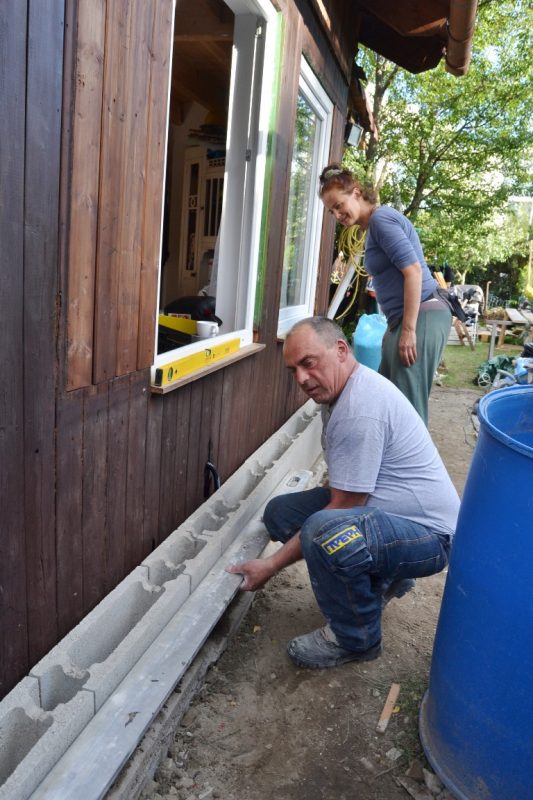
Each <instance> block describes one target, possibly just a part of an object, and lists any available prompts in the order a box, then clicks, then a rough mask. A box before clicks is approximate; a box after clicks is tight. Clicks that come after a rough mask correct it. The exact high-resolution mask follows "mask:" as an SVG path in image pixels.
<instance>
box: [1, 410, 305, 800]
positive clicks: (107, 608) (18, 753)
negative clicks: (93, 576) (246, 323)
mask: <svg viewBox="0 0 533 800" xmlns="http://www.w3.org/2000/svg"><path fill="white" fill-rule="evenodd" d="M319 454H320V415H319V414H317V410H316V407H315V404H314V403H312V401H309V403H307V404H306V406H304V408H303V409H300V411H298V412H296V414H294V415H293V416H292V417H291V418H290V420H288V422H287V423H286V424H285V425H284V426H283V427H282V428H281V429H280V430H279V431H278V432H277V433H276V434H274V436H272V437H271V438H270V439H269V440H268V441H267V442H265V443H264V444H263V445H262V446H261V447H260V448H259V449H258V450H257V451H256V452H255V453H254V454H253V455H252V456H251V457H250V458H249V459H247V461H245V462H244V464H243V465H242V466H241V467H240V468H239V469H238V470H237V472H235V473H234V474H233V475H232V476H231V477H230V478H229V479H228V480H227V481H226V482H225V483H224V484H223V486H222V487H221V489H219V490H218V491H217V492H216V493H215V494H214V495H213V496H212V497H210V498H209V499H208V500H207V501H206V502H205V503H204V504H203V505H202V506H200V508H198V509H197V510H196V511H195V512H194V514H192V515H191V517H189V518H188V519H187V520H186V521H185V522H184V523H183V524H182V525H181V526H180V527H179V528H178V529H177V530H176V531H174V532H173V533H172V534H171V535H170V536H169V537H168V538H167V539H166V540H165V541H164V542H163V543H162V544H161V545H160V546H159V547H158V548H157V549H156V550H155V551H154V552H153V553H151V554H150V555H149V556H148V557H147V558H146V559H145V560H144V561H143V563H142V564H141V565H140V566H139V567H137V568H136V569H135V570H133V572H131V573H130V575H128V576H127V577H126V578H125V579H124V580H123V581H122V582H121V583H120V584H119V585H118V586H117V587H116V588H115V589H114V590H113V591H112V592H111V593H110V594H109V595H107V597H105V598H104V599H103V600H102V601H101V603H99V604H98V605H97V606H96V608H94V609H93V610H92V611H91V612H90V614H88V615H87V616H86V617H85V618H84V619H83V620H82V621H81V622H80V623H79V624H78V625H77V626H76V627H75V628H74V629H73V630H72V631H71V632H70V633H69V634H68V635H67V636H66V637H65V638H64V639H62V640H61V642H59V644H57V645H56V646H55V647H54V648H53V649H52V650H51V651H50V652H49V653H48V654H47V655H46V656H45V657H44V658H43V659H41V661H39V663H38V664H36V665H35V667H33V669H32V670H31V673H30V676H29V677H27V678H24V679H23V680H22V681H21V682H20V683H19V684H18V685H17V686H16V687H15V689H13V691H12V692H11V693H10V694H9V695H7V697H6V698H4V700H3V701H2V702H0V744H1V745H2V747H1V755H0V784H1V785H0V800H3V798H6V800H7V798H9V800H19V798H20V800H26V798H27V797H29V795H30V794H31V792H32V791H33V790H34V789H35V787H36V786H37V785H38V784H39V783H40V782H41V781H42V779H43V777H44V776H45V775H46V774H47V773H48V772H49V771H50V769H51V768H52V767H53V765H54V764H55V763H56V762H57V761H58V759H59V758H60V757H61V756H62V755H63V753H64V752H65V751H66V750H67V749H68V748H69V747H70V745H71V744H72V742H73V741H74V739H75V738H76V737H77V736H78V735H79V734H80V732H81V731H82V730H83V729H84V727H85V726H86V725H87V723H88V722H89V720H90V719H91V717H93V716H94V715H95V714H96V712H97V711H98V709H100V708H101V706H102V705H103V703H104V702H105V701H106V699H107V698H108V697H109V696H110V695H111V694H112V692H113V691H114V690H115V689H116V687H117V686H118V684H119V683H120V682H121V681H122V680H123V679H124V678H125V677H126V676H127V675H128V673H129V672H130V671H131V670H132V668H133V667H134V665H135V664H136V663H137V662H138V660H139V659H140V658H141V656H142V655H143V654H144V653H145V652H146V651H147V650H148V649H149V648H150V645H151V644H152V642H153V641H154V640H155V638H156V637H157V636H158V635H159V633H160V632H161V631H162V630H163V629H164V628H165V626H166V625H167V624H168V623H169V621H170V620H172V619H173V618H174V617H175V615H176V614H177V612H178V611H179V610H180V608H181V606H182V605H183V604H184V603H186V601H187V599H188V598H189V597H190V595H191V593H192V592H194V590H195V589H196V588H197V587H198V586H199V584H200V583H201V582H202V580H204V579H205V577H206V575H208V574H209V573H210V571H211V570H212V569H213V568H214V567H215V566H216V564H217V562H218V561H219V559H220V558H221V557H222V556H223V555H224V554H225V553H226V551H227V550H228V548H230V547H231V545H232V544H233V542H235V540H237V539H238V538H239V536H240V534H241V532H242V531H243V530H244V529H245V528H246V526H247V524H248V523H249V522H250V521H251V520H255V521H258V520H259V519H260V517H261V514H262V510H263V508H264V505H265V503H266V502H267V500H268V499H269V497H271V496H273V495H274V494H279V493H280V492H287V491H296V490H299V489H300V488H304V486H305V485H307V484H308V483H309V480H310V477H311V473H309V472H306V471H305V467H308V466H309V465H310V464H313V463H314V462H315V461H316V460H317V458H318V456H319ZM298 469H300V472H299V473H298ZM264 536H265V539H264V542H265V543H266V533H265V534H264Z"/></svg>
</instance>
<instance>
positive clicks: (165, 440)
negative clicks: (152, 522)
mask: <svg viewBox="0 0 533 800" xmlns="http://www.w3.org/2000/svg"><path fill="white" fill-rule="evenodd" d="M182 392H183V393H184V394H187V396H189V397H190V388H189V387H186V388H185V389H183V390H180V391H179V396H180V398H181V397H182V396H183V395H182ZM177 414H178V395H177V394H174V395H172V396H171V397H168V398H165V403H164V406H163V425H162V429H161V450H160V453H161V461H160V464H161V466H160V474H159V520H158V523H159V524H158V531H157V544H159V542H162V541H163V539H166V537H167V536H168V535H169V533H171V532H172V531H173V529H174V527H175V520H174V513H173V498H174V493H175V492H176V491H178V490H179V489H178V487H177V486H176V478H175V476H176V455H177V452H178V448H177V442H176V426H177ZM179 456H180V457H182V456H183V452H180V453H179Z"/></svg>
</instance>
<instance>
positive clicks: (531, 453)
mask: <svg viewBox="0 0 533 800" xmlns="http://www.w3.org/2000/svg"><path fill="white" fill-rule="evenodd" d="M528 393H529V394H531V402H532V403H533V385H530V384H524V385H518V386H504V387H503V388H502V389H495V390H494V391H492V392H489V394H486V395H485V396H484V397H482V398H481V400H480V402H479V407H478V417H479V421H480V423H481V424H482V425H483V426H484V427H485V428H486V429H487V432H488V433H490V434H491V435H492V436H493V437H494V438H495V439H497V440H498V441H499V442H502V444H505V445H507V447H510V448H512V449H513V450H516V451H518V452H519V453H522V454H523V455H525V456H528V457H529V458H533V447H530V446H529V445H527V444H524V443H523V442H520V441H518V440H517V439H514V438H513V437H512V436H511V435H509V434H507V433H504V432H503V431H501V430H500V429H499V428H497V427H496V426H495V425H494V424H493V423H492V422H491V421H490V419H489V418H488V412H489V407H490V406H491V405H492V406H494V405H495V404H496V403H499V402H501V401H502V400H505V399H509V401H511V400H512V399H513V398H515V397H517V396H518V395H519V394H528Z"/></svg>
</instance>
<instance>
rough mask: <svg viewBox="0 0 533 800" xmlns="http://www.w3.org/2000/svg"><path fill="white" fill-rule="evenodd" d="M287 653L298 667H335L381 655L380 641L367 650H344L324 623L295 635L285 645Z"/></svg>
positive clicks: (369, 659)
mask: <svg viewBox="0 0 533 800" xmlns="http://www.w3.org/2000/svg"><path fill="white" fill-rule="evenodd" d="M287 653H288V654H289V657H290V658H291V659H292V661H294V663H295V664H296V665H297V666H298V667H306V668H307V669H324V668H326V667H337V666H339V665H340V664H346V663H348V661H372V660H373V659H374V658H377V657H378V656H379V655H381V642H378V643H377V644H375V645H374V646H373V647H370V648H369V649H368V650H363V651H360V650H346V649H345V648H344V647H341V646H340V644H338V643H337V640H336V638H335V634H334V633H333V631H332V630H331V628H330V627H329V625H326V627H325V628H317V630H316V631H312V632H311V633H306V634H304V635H303V636H297V637H296V638H295V639H292V640H291V641H290V642H289V644H288V645H287Z"/></svg>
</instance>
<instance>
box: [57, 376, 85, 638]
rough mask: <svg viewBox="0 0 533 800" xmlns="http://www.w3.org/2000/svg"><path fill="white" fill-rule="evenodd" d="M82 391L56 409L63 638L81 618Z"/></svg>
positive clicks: (59, 615)
mask: <svg viewBox="0 0 533 800" xmlns="http://www.w3.org/2000/svg"><path fill="white" fill-rule="evenodd" d="M82 451H83V391H82V390H80V391H77V392H69V393H68V394H66V395H65V396H64V397H62V398H61V399H60V400H59V402H58V406H57V486H56V498H57V501H56V502H57V619H58V634H59V636H60V637H61V636H65V635H66V634H67V633H68V631H69V630H70V629H71V628H72V627H73V625H74V624H75V623H76V622H78V621H79V620H80V619H81V618H82V617H83V540H82V512H83V498H82V486H83V458H82V455H83V452H82Z"/></svg>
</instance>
